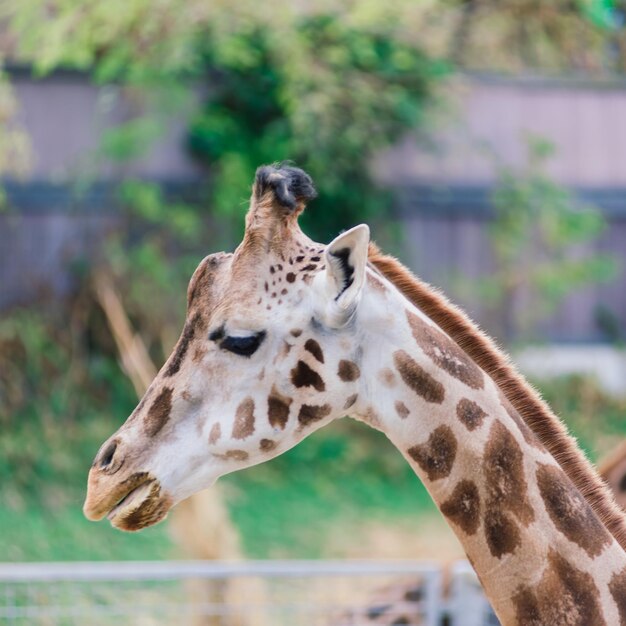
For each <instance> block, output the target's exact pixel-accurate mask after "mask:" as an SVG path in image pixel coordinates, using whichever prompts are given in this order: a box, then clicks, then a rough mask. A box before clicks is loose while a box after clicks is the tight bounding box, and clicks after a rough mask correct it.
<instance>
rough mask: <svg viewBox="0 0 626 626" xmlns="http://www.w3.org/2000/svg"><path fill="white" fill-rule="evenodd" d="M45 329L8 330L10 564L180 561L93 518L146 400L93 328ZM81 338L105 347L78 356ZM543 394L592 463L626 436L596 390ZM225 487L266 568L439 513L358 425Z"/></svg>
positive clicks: (4, 398)
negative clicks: (87, 498)
mask: <svg viewBox="0 0 626 626" xmlns="http://www.w3.org/2000/svg"><path fill="white" fill-rule="evenodd" d="M47 323H48V322H47V321H46V320H45V319H42V318H41V317H37V316H35V315H32V314H26V313H25V314H22V315H19V316H14V317H13V318H11V319H10V320H9V321H4V322H2V321H0V502H2V506H1V507H0V530H1V532H0V561H31V560H37V561H44V560H45V561H47V560H84V559H94V560H102V559H107V560H110V559H158V558H167V557H173V556H177V555H178V554H179V552H177V547H176V545H175V544H174V542H173V539H172V538H171V537H170V534H169V532H168V527H167V523H165V524H161V525H158V526H157V527H155V528H151V529H147V530H145V531H142V532H141V533H135V534H125V533H122V532H120V531H118V530H115V529H113V528H111V527H110V525H109V524H108V522H106V521H105V522H100V523H98V524H94V523H92V522H88V521H87V520H86V519H84V518H83V516H82V511H81V507H82V501H83V497H84V489H85V482H86V475H87V471H88V468H89V466H90V463H91V460H92V458H93V456H94V454H95V452H96V451H97V449H98V447H99V445H100V444H101V443H102V442H103V441H104V440H105V439H106V437H108V436H109V435H110V434H111V433H112V432H113V431H114V430H115V429H116V428H117V427H118V426H119V425H120V423H121V421H122V419H123V416H125V415H128V414H129V413H130V411H131V410H132V409H133V408H134V405H135V403H136V397H135V394H134V391H133V390H132V388H131V387H130V385H129V383H128V381H127V380H126V378H125V377H124V375H123V374H122V373H121V372H120V370H119V367H118V365H117V363H116V361H115V357H114V351H113V350H111V349H109V352H108V353H107V350H106V343H105V342H104V343H103V340H102V339H100V340H99V339H98V337H97V336H93V335H91V334H89V333H90V332H92V331H89V332H87V331H86V330H85V329H83V330H82V331H81V330H80V329H79V330H78V331H76V330H74V331H72V328H73V324H79V323H80V320H79V321H78V322H76V321H74V322H72V323H70V324H67V325H66V327H67V330H65V327H64V326H63V325H62V324H57V325H56V326H55V327H54V328H55V329H56V330H55V331H54V332H55V333H56V335H53V334H51V333H50V332H49V331H48V330H47V326H46V324H47ZM84 324H85V328H87V327H89V328H97V327H100V326H98V325H96V324H88V322H87V321H85V322H84ZM81 333H82V334H81ZM76 336H83V337H84V336H86V337H87V338H88V340H89V341H90V342H92V343H95V344H96V345H99V347H98V349H95V348H94V347H93V346H91V347H90V349H89V350H85V352H84V353H83V354H80V353H79V347H77V346H80V342H79V341H77V340H76ZM83 341H84V340H83ZM99 341H100V344H98V342H99ZM64 346H65V347H64ZM103 346H104V347H103ZM543 391H544V393H545V396H546V399H547V400H548V401H549V402H550V403H551V405H552V406H553V408H554V409H555V410H556V411H557V413H559V414H561V415H562V416H564V417H566V419H567V422H568V424H569V425H570V427H571V429H572V430H573V432H574V433H575V434H576V435H577V436H578V437H579V439H580V443H581V445H582V447H583V448H584V449H585V450H586V451H587V452H588V453H589V455H590V456H591V458H593V459H595V458H597V457H598V456H599V455H601V454H603V453H605V452H607V451H608V450H609V449H610V448H611V446H613V445H615V444H616V443H617V442H618V441H619V440H621V439H622V438H623V437H624V436H626V420H624V415H625V414H626V403H625V402H624V401H622V402H619V401H617V400H614V399H611V398H608V397H606V396H605V395H604V394H602V393H601V392H600V391H599V390H598V388H597V386H596V385H595V384H594V383H593V381H590V380H587V379H579V378H574V379H571V378H570V379H563V380H559V381H555V382H553V383H550V384H549V385H543ZM222 482H223V484H224V485H225V493H226V494H227V499H228V504H229V509H230V512H231V516H232V518H233V520H234V522H235V524H236V526H237V528H238V529H239V531H240V534H241V537H242V542H243V545H244V549H245V553H246V554H247V555H248V556H250V557H256V558H266V557H297V558H307V557H319V556H342V555H344V554H345V553H346V552H345V550H346V547H347V546H350V545H352V544H354V543H355V542H358V541H361V542H363V541H366V540H367V539H364V537H366V531H367V528H368V527H369V526H372V525H378V527H380V528H384V527H393V528H396V527H400V526H401V525H402V524H405V525H408V521H409V520H410V527H411V529H412V530H411V533H410V534H415V531H414V530H413V529H414V528H415V524H416V520H420V521H422V520H424V519H426V518H432V517H433V516H436V510H435V507H434V506H433V504H432V502H431V500H430V497H429V496H428V494H427V492H426V490H425V489H424V487H423V486H422V484H421V483H420V482H419V480H418V479H417V478H416V476H415V475H414V474H413V472H412V471H411V469H410V468H409V466H408V464H407V463H406V462H405V461H404V459H403V458H402V457H401V455H400V454H399V453H398V452H397V451H396V450H395V449H394V448H393V447H392V446H391V444H390V443H389V442H388V440H387V439H386V438H385V437H384V436H383V435H381V434H380V433H378V432H376V431H374V430H372V429H369V428H367V427H365V426H363V425H362V424H358V423H356V422H354V421H352V420H339V421H337V422H335V423H334V424H332V425H330V426H328V427H326V428H324V429H322V430H321V431H319V432H317V433H315V434H313V435H312V436H311V437H309V438H308V439H306V440H305V441H304V442H302V443H301V444H300V445H298V446H296V447H295V448H293V449H292V450H290V451H289V452H288V453H286V454H284V455H282V456H280V457H279V458H277V459H274V460H273V461H271V462H269V463H266V464H263V465H261V466H257V467H255V468H251V469H249V470H246V471H242V472H238V473H236V474H233V475H230V476H227V477H225V478H223V479H222ZM437 519H440V518H437ZM396 525H397V526H396Z"/></svg>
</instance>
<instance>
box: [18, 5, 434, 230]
mask: <svg viewBox="0 0 626 626" xmlns="http://www.w3.org/2000/svg"><path fill="white" fill-rule="evenodd" d="M404 14H405V4H404V3H399V4H398V6H397V7H394V8H391V7H386V9H385V11H384V12H381V11H380V10H379V9H378V8H375V3H374V2H360V3H354V4H353V5H352V4H350V3H346V4H345V6H343V7H338V8H330V7H328V6H326V4H325V3H324V2H321V1H320V2H316V3H314V4H313V5H312V7H309V8H308V9H307V11H298V10H295V9H294V8H293V7H292V6H291V4H290V3H287V2H281V1H278V2H273V3H272V5H271V9H269V10H268V7H267V6H264V7H263V10H260V8H259V7H258V6H255V4H253V3H251V2H249V1H248V0H238V1H237V2H234V3H233V2H231V3H219V2H218V3H206V2H204V0H203V1H202V2H199V1H198V0H186V1H184V2H183V1H182V0H159V2H156V3H155V2H154V1H152V0H150V1H148V0H124V1H123V2H121V1H117V2H109V3H102V2H99V1H94V0H80V1H79V0H71V1H63V2H60V1H57V0H52V1H49V0H46V1H43V0H25V1H23V2H20V3H13V6H12V10H11V11H10V15H11V28H12V29H13V31H14V32H15V33H16V40H17V41H18V42H19V44H18V51H17V54H18V55H19V56H20V57H21V58H22V59H24V60H27V61H29V62H31V63H33V64H34V66H35V68H36V70H37V71H38V72H46V71H50V70H51V69H52V68H54V67H59V66H61V65H65V66H72V67H77V68H81V69H85V70H88V71H90V72H93V73H94V75H95V77H96V78H97V79H98V80H100V81H112V80H114V81H120V82H121V83H122V84H126V85H132V86H134V87H141V88H142V89H143V90H144V92H145V93H149V94H151V96H152V100H151V103H152V104H154V102H155V100H158V102H159V106H157V107H154V106H153V107H152V110H153V113H154V111H155V110H156V111H158V115H162V114H163V112H164V111H169V112H170V113H171V112H172V111H178V110H179V109H178V108H176V107H177V104H178V105H180V102H181V101H182V100H181V99H177V98H176V96H175V94H180V93H181V92H182V91H185V90H186V91H188V92H190V91H192V86H195V88H196V89H197V87H198V86H199V85H203V84H204V85H206V87H207V95H206V99H205V105H204V106H203V107H202V110H201V111H200V112H198V113H197V114H196V115H195V116H194V118H193V122H192V125H191V128H190V139H189V144H190V147H191V149H192V151H193V153H194V154H195V155H196V156H197V157H198V158H199V159H200V160H201V161H202V162H203V163H206V164H207V165H208V166H209V170H208V171H209V176H210V185H209V187H208V189H209V197H208V204H209V206H210V208H211V210H212V211H213V212H214V214H216V215H218V216H220V217H222V218H228V219H231V220H232V219H233V218H234V219H236V220H237V221H238V222H239V224H241V223H242V217H243V213H244V207H243V206H242V203H243V202H245V199H246V195H247V192H248V189H249V186H250V183H251V181H252V178H253V175H254V170H255V168H256V167H257V166H258V165H259V164H261V163H267V162H273V161H281V160H293V161H295V162H296V163H297V164H298V165H300V166H302V167H304V168H305V169H307V170H308V171H310V173H311V174H312V175H313V177H314V179H315V181H316V184H317V187H318V190H319V192H320V193H319V200H317V201H316V205H314V210H313V211H312V212H311V214H310V215H308V216H306V217H305V220H306V221H307V227H308V229H309V231H310V232H311V234H312V235H313V236H314V237H316V238H318V239H321V240H322V241H325V240H327V239H329V238H330V237H332V236H334V235H335V234H336V233H337V231H339V230H341V229H342V228H346V227H348V226H351V225H354V224H355V223H357V222H359V221H366V220H370V221H371V220H372V219H375V218H376V217H378V216H380V217H387V216H388V215H389V208H390V206H391V202H390V199H389V197H388V195H387V194H386V193H384V192H383V190H381V189H380V188H379V187H378V186H377V185H376V184H375V183H374V177H373V176H372V174H371V172H370V171H369V169H368V167H369V163H370V160H371V157H372V155H373V154H374V153H375V151H376V150H378V149H380V148H384V147H387V146H390V145H391V144H392V143H393V142H395V141H396V140H397V139H398V138H399V137H400V136H401V135H403V134H404V133H406V132H407V131H409V130H410V129H412V128H415V127H416V126H417V125H418V124H420V122H422V121H423V119H424V110H425V108H426V105H427V103H429V102H430V101H432V100H433V96H434V86H435V85H436V83H437V80H438V79H439V78H440V77H442V76H443V75H445V73H446V66H445V65H444V64H442V63H440V62H438V61H435V60H433V59H432V58H430V57H429V56H427V55H426V54H425V53H424V52H423V51H422V50H421V49H420V47H419V45H418V44H416V43H415V42H413V41H410V40H409V39H408V38H407V37H405V36H404V32H403V22H402V20H403V16H404ZM146 113H147V111H146ZM158 115H157V117H156V121H155V119H152V120H150V119H149V118H148V116H147V115H145V114H144V115H143V116H141V117H140V118H138V119H136V120H132V121H131V122H130V123H128V124H126V125H124V126H123V127H120V128H117V129H115V130H113V131H110V132H109V133H107V135H106V136H105V139H104V143H103V151H104V153H105V154H107V155H108V156H110V157H115V158H135V157H136V156H137V155H138V154H139V153H140V152H141V150H142V149H144V150H145V149H147V148H148V147H149V146H150V142H151V140H152V139H154V138H155V137H156V136H158V130H159V128H161V127H163V124H161V123H160V119H159V118H158ZM381 222H382V220H381Z"/></svg>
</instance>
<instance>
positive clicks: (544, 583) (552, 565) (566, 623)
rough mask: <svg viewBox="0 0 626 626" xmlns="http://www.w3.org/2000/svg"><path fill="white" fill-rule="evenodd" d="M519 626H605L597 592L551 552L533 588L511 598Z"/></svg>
mask: <svg viewBox="0 0 626 626" xmlns="http://www.w3.org/2000/svg"><path fill="white" fill-rule="evenodd" d="M513 604H514V606H515V610H516V618H517V623H518V624H524V626H545V625H546V624H555V625H557V624H558V625H561V624H562V625H563V626H591V624H593V626H606V621H605V620H604V617H603V615H602V609H601V605H600V592H599V591H598V588H597V587H596V585H595V583H594V581H593V578H592V577H591V575H590V574H589V573H587V572H584V571H582V570H579V569H577V568H576V567H574V566H573V565H572V564H571V563H569V562H568V561H567V560H565V559H564V558H563V557H562V556H561V555H559V554H557V552H555V551H554V550H550V551H549V552H548V564H547V566H546V569H545V571H544V573H543V576H542V577H541V580H540V581H539V583H538V584H537V585H535V586H534V587H531V586H528V585H522V586H520V587H519V588H518V590H517V591H516V592H515V594H514V596H513Z"/></svg>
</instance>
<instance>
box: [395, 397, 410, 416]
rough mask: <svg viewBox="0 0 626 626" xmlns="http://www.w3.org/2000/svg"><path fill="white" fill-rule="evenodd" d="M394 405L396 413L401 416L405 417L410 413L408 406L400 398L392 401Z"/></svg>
mask: <svg viewBox="0 0 626 626" xmlns="http://www.w3.org/2000/svg"><path fill="white" fill-rule="evenodd" d="M394 407H395V409H396V413H397V414H398V415H399V416H400V417H401V418H402V419H406V418H407V417H408V415H409V413H410V411H409V409H408V407H407V405H406V404H404V402H402V400H396V401H395V403H394Z"/></svg>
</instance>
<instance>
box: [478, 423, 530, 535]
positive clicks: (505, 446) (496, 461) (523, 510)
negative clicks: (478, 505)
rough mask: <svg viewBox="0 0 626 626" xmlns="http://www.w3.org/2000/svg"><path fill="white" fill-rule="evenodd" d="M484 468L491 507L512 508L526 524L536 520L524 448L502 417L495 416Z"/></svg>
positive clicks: (512, 511) (484, 457)
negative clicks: (503, 422) (529, 489)
mask: <svg viewBox="0 0 626 626" xmlns="http://www.w3.org/2000/svg"><path fill="white" fill-rule="evenodd" d="M482 470H483V473H484V476H485V487H486V491H487V506H488V507H495V508H498V509H500V510H508V511H510V512H511V513H513V515H515V517H516V518H517V519H518V520H519V521H520V522H522V524H524V526H528V524H530V523H531V522H532V521H534V519H535V513H534V511H533V509H532V507H531V506H530V503H529V502H528V485H527V483H526V477H525V476H524V462H523V454H522V450H521V448H520V446H519V444H518V443H517V441H516V439H515V437H513V435H512V434H511V433H510V432H509V430H508V429H507V428H506V426H504V425H503V424H502V422H501V421H500V420H496V421H495V422H494V423H493V426H492V427H491V430H490V431H489V439H488V440H487V444H486V446H485V451H484V455H483V463H482Z"/></svg>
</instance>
